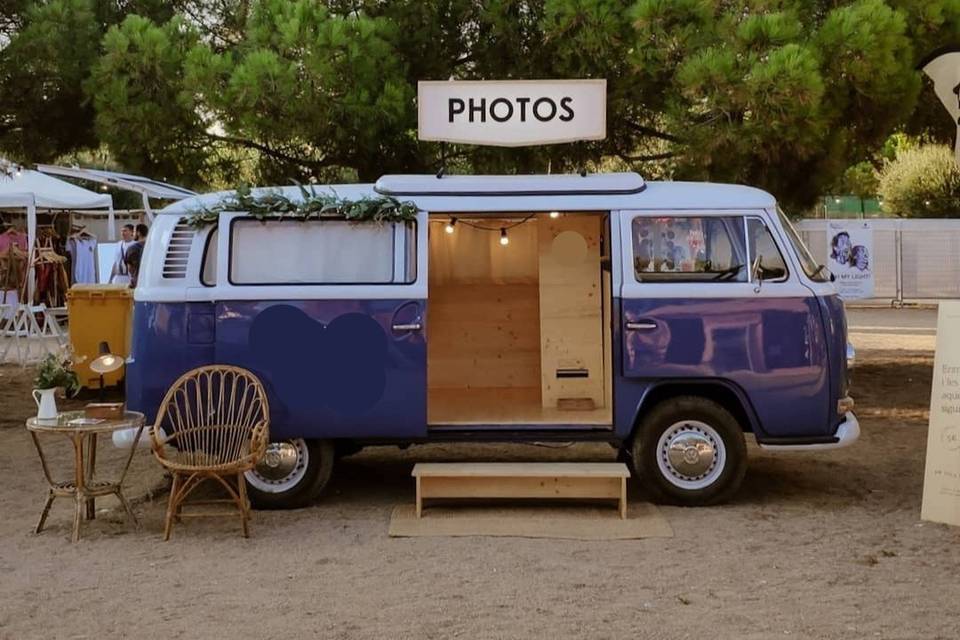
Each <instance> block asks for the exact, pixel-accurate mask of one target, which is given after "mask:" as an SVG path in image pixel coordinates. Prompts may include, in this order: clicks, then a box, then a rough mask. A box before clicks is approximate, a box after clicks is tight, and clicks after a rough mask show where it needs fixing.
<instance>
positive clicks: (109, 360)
mask: <svg viewBox="0 0 960 640" xmlns="http://www.w3.org/2000/svg"><path fill="white" fill-rule="evenodd" d="M116 361H117V359H116V358H115V357H113V356H105V357H104V358H103V366H105V367H112V366H113V363H114V362H116Z"/></svg>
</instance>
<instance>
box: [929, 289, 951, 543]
mask: <svg viewBox="0 0 960 640" xmlns="http://www.w3.org/2000/svg"><path fill="white" fill-rule="evenodd" d="M958 329H960V302H958V301H950V302H941V303H940V310H939V312H938V315H937V352H936V355H935V356H934V359H933V387H932V390H931V393H930V426H929V428H928V431H927V461H926V466H925V468H924V474H923V506H922V508H921V510H920V517H921V518H923V519H924V520H931V521H933V522H945V523H947V524H953V525H957V526H960V331H958Z"/></svg>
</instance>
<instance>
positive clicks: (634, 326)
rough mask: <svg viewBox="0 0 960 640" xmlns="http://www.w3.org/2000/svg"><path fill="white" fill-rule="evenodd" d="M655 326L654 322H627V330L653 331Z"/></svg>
mask: <svg viewBox="0 0 960 640" xmlns="http://www.w3.org/2000/svg"><path fill="white" fill-rule="evenodd" d="M656 328H657V323H656V322H649V321H648V322H628V323H627V331H653V330H654V329H656Z"/></svg>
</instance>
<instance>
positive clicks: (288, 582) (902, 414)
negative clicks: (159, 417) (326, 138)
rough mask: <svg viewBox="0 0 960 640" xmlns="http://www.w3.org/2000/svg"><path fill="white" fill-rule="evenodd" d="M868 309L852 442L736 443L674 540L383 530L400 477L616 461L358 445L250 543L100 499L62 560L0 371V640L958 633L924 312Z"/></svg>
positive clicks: (152, 509)
mask: <svg viewBox="0 0 960 640" xmlns="http://www.w3.org/2000/svg"><path fill="white" fill-rule="evenodd" d="M874 313H875V312H874V311H869V312H865V313H862V314H861V313H860V312H854V313H852V314H851V326H852V328H853V329H852V337H853V340H854V342H855V344H856V345H857V346H858V348H859V354H858V357H859V367H858V369H857V370H856V373H855V376H854V395H855V396H856V398H857V401H858V406H859V415H860V418H861V423H862V428H863V435H862V438H861V441H860V442H859V443H857V444H856V445H855V446H854V447H851V448H849V449H845V450H841V451H835V452H828V453H819V454H815V453H793V454H789V455H788V454H776V455H774V454H770V453H764V452H762V451H760V450H759V449H757V448H756V447H753V446H751V447H750V467H749V471H748V472H747V477H746V481H745V483H744V487H743V490H742V491H741V492H740V494H739V495H738V496H737V497H736V499H735V500H734V501H733V502H732V503H730V504H727V505H723V506H719V507H713V508H699V509H683V508H674V507H663V508H662V513H663V514H664V515H665V516H666V518H667V519H668V520H669V522H670V524H671V525H672V527H673V529H674V532H675V537H673V538H670V539H649V540H634V541H605V542H578V541H569V540H527V539H513V538H413V539H391V538H388V537H387V535H386V530H387V523H388V520H389V516H390V511H391V509H392V507H393V506H394V505H395V504H397V503H399V502H404V501H410V500H412V493H413V485H412V482H411V480H410V478H409V472H410V469H411V466H412V465H413V463H414V462H416V461H418V460H441V459H458V460H464V459H488V458H494V457H495V458H498V459H537V460H607V459H612V458H613V455H614V454H613V451H612V450H611V449H610V448H609V447H607V446H605V445H589V446H574V447H570V448H566V449H546V448H541V447H531V446H511V447H503V446H495V445H482V446H463V445H457V446H447V445H443V446H441V445H430V446H425V447H413V448H411V449H409V450H407V451H405V452H400V451H397V450H396V449H394V448H375V449H371V450H368V451H364V452H363V453H361V454H359V455H356V456H353V457H350V458H347V459H345V460H343V461H342V462H341V464H340V466H339V467H338V469H337V470H336V472H335V475H334V480H333V482H332V485H331V487H330V491H329V493H328V495H327V496H326V497H325V498H324V499H322V500H321V501H319V502H318V503H317V504H316V505H314V506H312V507H310V508H307V509H302V510H298V511H288V512H259V513H257V514H256V516H255V519H254V522H253V525H252V537H251V538H250V539H249V540H244V539H242V538H240V537H239V535H238V527H237V525H236V524H235V523H233V522H227V521H203V520H201V521H188V522H187V523H186V524H185V525H182V526H180V527H178V528H177V529H176V530H175V532H174V538H173V540H172V541H171V542H169V543H163V542H162V541H161V529H162V527H161V519H162V511H163V507H164V500H165V496H163V495H160V496H159V497H156V498H154V499H152V500H151V499H142V500H141V501H140V502H139V503H138V505H137V507H136V509H137V511H138V513H139V514H140V515H141V519H142V520H143V523H144V527H143V530H142V531H139V532H138V531H135V530H133V529H132V528H129V527H127V526H126V524H125V523H124V522H123V519H122V516H121V513H120V512H119V511H118V510H117V505H116V504H115V503H114V502H113V501H112V500H111V499H105V500H103V501H102V504H101V505H100V506H101V509H102V511H101V513H100V516H99V517H98V519H97V520H96V521H95V522H93V523H91V524H90V525H89V526H87V527H86V528H85V529H84V531H83V539H82V540H81V542H80V543H79V544H77V545H73V544H71V543H70V542H69V531H70V514H71V511H70V508H69V506H68V505H67V504H65V503H63V504H55V506H54V509H53V512H52V513H51V516H50V519H49V521H48V529H47V530H46V531H45V532H44V533H43V534H42V535H40V536H34V535H33V534H32V533H31V529H32V527H33V525H34V524H35V522H36V518H37V516H38V515H39V511H40V507H41V504H42V498H43V494H44V483H43V478H42V475H41V472H40V465H39V464H38V461H37V458H36V454H35V452H34V450H33V447H32V444H31V442H30V439H29V436H28V435H27V433H26V431H25V430H24V429H23V426H22V425H23V419H24V418H25V417H26V416H27V415H29V414H30V413H31V411H32V410H33V409H34V407H33V404H32V400H31V399H30V398H29V396H28V392H29V388H30V379H29V375H28V374H26V373H24V372H23V371H22V370H20V369H18V368H15V367H11V366H7V367H0V407H2V411H0V414H2V416H0V483H2V486H3V487H4V494H3V502H2V505H3V509H2V513H3V518H2V519H0V638H10V639H17V640H19V639H28V638H121V637H138V638H165V639H169V638H294V637H318V638H345V639H346V638H349V639H353V638H391V639H392V638H452V637H463V638H471V639H474V638H543V637H550V638H555V639H559V638H628V637H629V638H637V637H640V638H694V639H697V640H699V639H701V638H731V639H734V638H736V639H753V638H756V639H764V640H766V639H769V638H774V637H792V638H818V639H819V638H837V639H839V638H843V639H848V638H903V639H907V638H925V639H929V638H945V639H946V638H950V639H952V638H956V637H957V633H958V632H957V616H956V608H957V594H958V587H957V576H958V575H960V529H955V528H954V529H951V528H949V527H946V526H943V525H936V524H930V523H924V522H921V521H920V520H919V512H920V495H921V488H922V478H923V456H924V450H925V442H926V419H927V406H928V403H929V392H930V375H931V366H932V351H930V349H932V346H933V342H932V340H933V336H932V334H931V333H930V332H929V329H930V327H931V326H932V325H931V324H930V318H929V312H920V314H921V315H919V316H904V315H900V316H898V315H896V314H898V313H899V314H911V313H917V312H910V311H901V312H890V311H885V312H882V313H880V314H879V315H871V314H874ZM891 314H893V315H891ZM923 314H927V315H926V316H923ZM921 316H923V317H921ZM891 322H892V324H891ZM934 324H935V318H934ZM884 327H886V328H890V327H893V328H894V329H895V330H893V331H888V330H886V329H884ZM103 451H104V453H103V455H102V456H101V460H100V462H99V465H100V468H101V469H105V468H107V467H108V466H109V465H110V464H111V462H115V461H116V459H117V453H116V452H113V451H111V448H109V447H108V448H105V449H104V450H103ZM106 452H110V453H109V455H107V453H106ZM65 455H66V451H65V450H61V452H60V454H58V456H61V457H59V458H58V459H59V460H60V461H63V460H64V458H63V457H62V456H65ZM130 480H131V483H130V493H131V494H133V495H138V496H141V497H145V496H147V495H148V494H149V492H150V490H151V489H154V488H156V487H157V486H160V485H162V477H161V474H160V473H159V471H158V468H157V466H156V465H155V464H154V462H153V460H152V459H151V458H150V456H149V454H148V453H146V452H141V453H140V454H138V456H137V458H136V460H135V463H134V468H133V471H132V473H131V477H130ZM643 497H644V496H643V491H642V490H641V489H639V488H637V487H632V489H631V500H642V499H643Z"/></svg>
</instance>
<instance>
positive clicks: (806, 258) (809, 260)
mask: <svg viewBox="0 0 960 640" xmlns="http://www.w3.org/2000/svg"><path fill="white" fill-rule="evenodd" d="M777 215H778V216H780V222H781V223H782V224H783V229H784V231H786V233H787V238H788V239H789V240H790V244H792V245H793V250H794V251H795V252H796V254H797V258H799V259H800V266H801V267H803V272H804V273H806V274H807V277H808V278H810V279H811V280H813V281H815V282H827V281H829V280H830V272H829V271H827V269H826V267H824V266H823V265H822V264H820V263H819V262H817V261H816V260H815V259H814V258H813V255H811V253H810V250H809V249H807V245H805V244H804V243H803V240H802V239H801V238H800V234H799V233H797V229H796V228H795V227H794V226H793V223H792V222H790V218H788V217H787V214H785V213H784V212H783V209H781V208H780V207H779V206H778V207H777Z"/></svg>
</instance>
